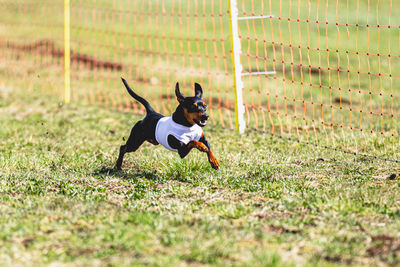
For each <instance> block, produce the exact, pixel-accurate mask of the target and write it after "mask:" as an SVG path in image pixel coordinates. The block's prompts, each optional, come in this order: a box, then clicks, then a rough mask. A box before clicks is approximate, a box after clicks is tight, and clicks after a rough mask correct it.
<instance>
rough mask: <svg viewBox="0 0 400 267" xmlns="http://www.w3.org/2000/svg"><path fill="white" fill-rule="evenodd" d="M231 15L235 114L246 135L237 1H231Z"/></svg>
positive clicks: (240, 128)
mask: <svg viewBox="0 0 400 267" xmlns="http://www.w3.org/2000/svg"><path fill="white" fill-rule="evenodd" d="M229 15H230V22H231V23H230V25H231V44H232V63H233V73H234V86H235V114H236V130H237V131H239V133H241V134H242V133H244V129H245V128H246V123H245V121H244V105H243V82H242V69H243V68H242V64H241V63H240V54H241V53H242V51H241V46H240V38H239V28H238V9H237V3H236V0H229Z"/></svg>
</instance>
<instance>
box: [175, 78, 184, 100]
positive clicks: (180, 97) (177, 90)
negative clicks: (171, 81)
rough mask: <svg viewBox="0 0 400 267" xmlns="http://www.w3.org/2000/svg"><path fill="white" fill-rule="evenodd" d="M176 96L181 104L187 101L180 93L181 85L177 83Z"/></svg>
mask: <svg viewBox="0 0 400 267" xmlns="http://www.w3.org/2000/svg"><path fill="white" fill-rule="evenodd" d="M175 95H176V99H178V102H179V103H183V101H185V96H184V95H183V94H182V93H181V91H179V83H178V82H177V83H176V85H175Z"/></svg>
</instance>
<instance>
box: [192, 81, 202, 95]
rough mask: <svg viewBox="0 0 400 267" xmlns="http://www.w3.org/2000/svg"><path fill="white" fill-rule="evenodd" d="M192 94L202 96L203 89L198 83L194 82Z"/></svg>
mask: <svg viewBox="0 0 400 267" xmlns="http://www.w3.org/2000/svg"><path fill="white" fill-rule="evenodd" d="M194 95H195V96H197V97H199V98H201V97H202V96H203V89H202V88H201V85H200V84H198V83H195V84H194Z"/></svg>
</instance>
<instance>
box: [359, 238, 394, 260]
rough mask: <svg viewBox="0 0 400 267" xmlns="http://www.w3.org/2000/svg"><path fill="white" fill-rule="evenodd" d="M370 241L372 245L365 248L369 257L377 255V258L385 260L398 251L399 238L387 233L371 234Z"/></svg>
mask: <svg viewBox="0 0 400 267" xmlns="http://www.w3.org/2000/svg"><path fill="white" fill-rule="evenodd" d="M371 243H372V246H371V247H370V248H368V249H367V250H366V252H367V254H368V255H369V256H371V257H376V256H379V258H381V259H382V260H384V261H386V260H387V259H388V257H389V256H391V255H398V254H399V253H400V238H398V237H393V236H389V235H377V236H372V237H371ZM397 262H399V261H397Z"/></svg>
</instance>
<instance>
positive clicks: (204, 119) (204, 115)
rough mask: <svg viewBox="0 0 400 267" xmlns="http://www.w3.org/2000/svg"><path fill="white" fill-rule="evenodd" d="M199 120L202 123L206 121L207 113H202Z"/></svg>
mask: <svg viewBox="0 0 400 267" xmlns="http://www.w3.org/2000/svg"><path fill="white" fill-rule="evenodd" d="M201 119H202V120H203V121H206V120H208V114H207V113H204V114H203V115H202V116H201Z"/></svg>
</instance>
